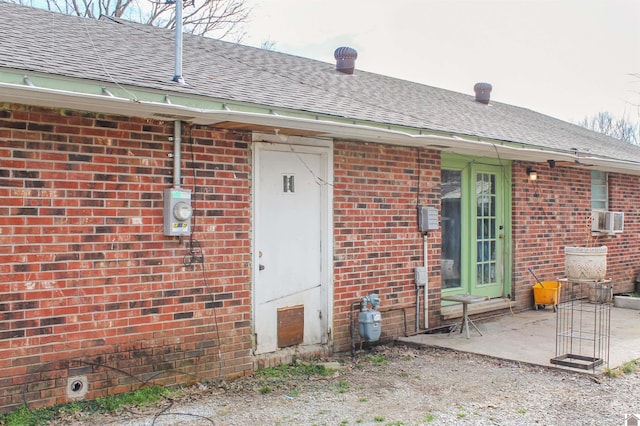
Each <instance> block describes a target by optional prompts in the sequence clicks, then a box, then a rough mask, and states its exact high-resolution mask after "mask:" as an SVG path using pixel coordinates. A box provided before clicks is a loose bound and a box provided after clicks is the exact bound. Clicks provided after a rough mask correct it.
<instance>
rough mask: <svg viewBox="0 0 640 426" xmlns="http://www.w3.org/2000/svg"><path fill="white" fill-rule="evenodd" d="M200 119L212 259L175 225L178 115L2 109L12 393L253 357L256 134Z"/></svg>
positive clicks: (48, 396) (188, 181) (245, 364)
mask: <svg viewBox="0 0 640 426" xmlns="http://www.w3.org/2000/svg"><path fill="white" fill-rule="evenodd" d="M186 129H187V130H186V131H185V134H184V135H183V137H184V145H183V160H184V161H183V178H184V186H185V187H188V188H192V187H193V182H194V172H193V171H192V154H191V151H192V150H193V157H194V158H195V164H194V166H195V169H196V172H195V173H196V174H197V180H198V187H197V190H196V191H195V192H196V193H197V195H196V197H195V202H194V206H195V208H196V214H195V217H196V219H195V231H196V232H195V238H197V239H198V240H199V242H200V244H201V245H202V248H203V251H204V256H205V258H204V260H205V263H204V268H205V273H203V270H202V265H197V266H195V267H194V266H191V267H185V266H184V265H183V258H184V257H185V255H186V254H187V253H188V247H189V245H188V238H187V239H185V240H184V241H183V242H182V243H181V242H180V241H179V240H178V237H165V236H163V233H162V205H163V200H162V190H163V189H164V188H167V187H170V186H171V184H172V168H173V161H172V159H171V158H169V157H168V155H167V154H168V153H171V152H173V143H172V142H171V141H170V138H171V137H172V135H173V123H172V122H166V123H163V122H151V121H147V120H142V119H135V118H127V117H113V116H103V115H100V114H89V113H78V112H71V111H59V110H47V109H41V108H33V107H20V106H11V109H9V108H8V106H7V105H4V106H3V108H2V109H1V110H0V141H1V147H0V163H1V165H2V167H1V169H0V407H5V409H7V408H11V407H14V406H16V405H19V404H21V403H22V402H23V396H24V398H26V400H27V401H30V402H32V403H35V404H37V405H39V404H51V403H56V402H61V401H65V399H66V387H65V386H66V378H67V376H73V375H76V374H83V375H87V376H88V378H89V383H90V388H91V391H90V393H89V394H88V397H97V396H101V395H105V394H107V393H113V392H119V391H126V390H131V389H135V388H137V387H139V386H140V385H141V384H142V382H141V381H144V380H153V382H154V383H162V384H165V383H166V384H171V383H175V382H177V381H193V380H194V379H195V378H198V379H202V378H209V379H212V378H217V377H233V376H238V375H242V374H246V373H247V372H249V371H250V370H251V368H252V358H251V356H250V354H251V338H250V336H251V335H250V332H251V315H250V313H251V303H250V301H251V292H250V288H251V285H250V238H249V235H250V220H251V219H250V213H249V212H250V168H249V164H250V160H249V158H250V157H249V152H250V151H249V149H250V144H249V143H248V142H247V139H246V138H247V135H246V134H244V135H243V134H234V133H232V132H225V133H219V132H214V131H210V130H207V129H201V128H198V127H187V128H186ZM205 276H206V280H205V278H204V277H205ZM23 392H26V393H24V395H23Z"/></svg>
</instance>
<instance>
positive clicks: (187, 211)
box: [164, 188, 193, 236]
mask: <svg viewBox="0 0 640 426" xmlns="http://www.w3.org/2000/svg"><path fill="white" fill-rule="evenodd" d="M192 214H193V209H192V208H191V191H190V190H188V189H182V188H169V189H165V190H164V235H171V236H173V235H189V233H190V232H191V215H192Z"/></svg>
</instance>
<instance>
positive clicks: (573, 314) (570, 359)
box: [551, 279, 613, 371]
mask: <svg viewBox="0 0 640 426" xmlns="http://www.w3.org/2000/svg"><path fill="white" fill-rule="evenodd" d="M560 281H561V283H562V286H561V295H560V303H559V304H558V307H557V316H556V356H555V357H554V358H551V364H555V365H561V366H565V367H572V368H578V369H582V370H592V371H595V369H596V367H599V366H601V365H606V366H608V365H609V339H610V334H611V300H612V294H613V292H612V286H611V280H610V279H607V280H599V281H582V280H581V281H573V280H568V279H562V280H560Z"/></svg>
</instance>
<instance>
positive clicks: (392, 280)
mask: <svg viewBox="0 0 640 426" xmlns="http://www.w3.org/2000/svg"><path fill="white" fill-rule="evenodd" d="M439 159H440V156H439V154H438V153H434V152H429V151H426V150H420V149H416V148H403V147H394V146H388V145H379V144H362V143H350V142H336V143H335V144H334V215H335V216H334V272H335V275H334V313H335V317H334V324H333V331H334V335H333V338H334V343H335V348H336V349H337V350H346V349H348V348H349V346H350V340H351V339H350V336H349V321H350V313H351V312H352V307H353V308H355V310H354V311H353V315H354V316H355V317H356V318H357V314H358V307H359V305H355V306H354V302H355V303H358V302H359V301H360V299H361V298H362V297H363V296H367V295H369V294H371V293H379V294H380V298H381V301H382V303H381V308H382V310H383V311H387V312H384V313H383V324H382V337H381V339H382V340H384V339H388V338H389V337H393V336H398V335H402V334H403V333H404V318H403V313H404V314H405V315H406V316H407V319H408V331H409V332H412V331H414V330H415V302H416V292H415V285H414V278H413V277H414V273H413V269H414V268H415V267H416V266H422V264H423V260H422V258H423V255H422V253H423V240H422V235H421V233H420V232H419V231H418V227H417V211H416V206H417V205H418V204H426V205H429V206H434V207H437V208H438V209H439V205H440V198H439V193H440V160H439ZM439 238H440V233H439V231H438V232H432V233H430V234H429V239H428V247H429V257H430V258H431V259H432V262H430V264H429V271H430V273H429V275H430V277H431V281H432V282H431V283H430V288H431V295H432V296H431V297H430V309H429V312H430V317H432V318H433V319H435V318H436V313H439V309H440V308H439V300H437V301H436V300H435V297H436V295H437V297H438V298H439V293H440V280H439V275H440V273H439V269H440V266H439V265H440V245H439V243H437V241H438V240H439ZM436 302H437V303H436ZM421 303H422V302H421ZM403 308H406V309H405V311H404V312H403ZM436 311H438V312H436ZM421 322H422V320H421ZM355 335H356V340H357V330H356V332H355Z"/></svg>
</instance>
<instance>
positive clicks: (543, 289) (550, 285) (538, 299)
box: [533, 281, 561, 312]
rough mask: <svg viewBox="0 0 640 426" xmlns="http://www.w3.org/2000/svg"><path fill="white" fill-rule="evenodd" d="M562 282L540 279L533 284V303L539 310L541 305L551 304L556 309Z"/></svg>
mask: <svg viewBox="0 0 640 426" xmlns="http://www.w3.org/2000/svg"><path fill="white" fill-rule="evenodd" d="M560 287H561V284H560V282H558V281H539V282H537V283H535V284H534V285H533V303H534V308H535V309H536V310H537V309H538V307H539V306H542V307H544V306H546V305H551V306H553V311H554V312H555V311H556V305H557V304H558V299H559V297H558V296H559V294H560Z"/></svg>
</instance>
